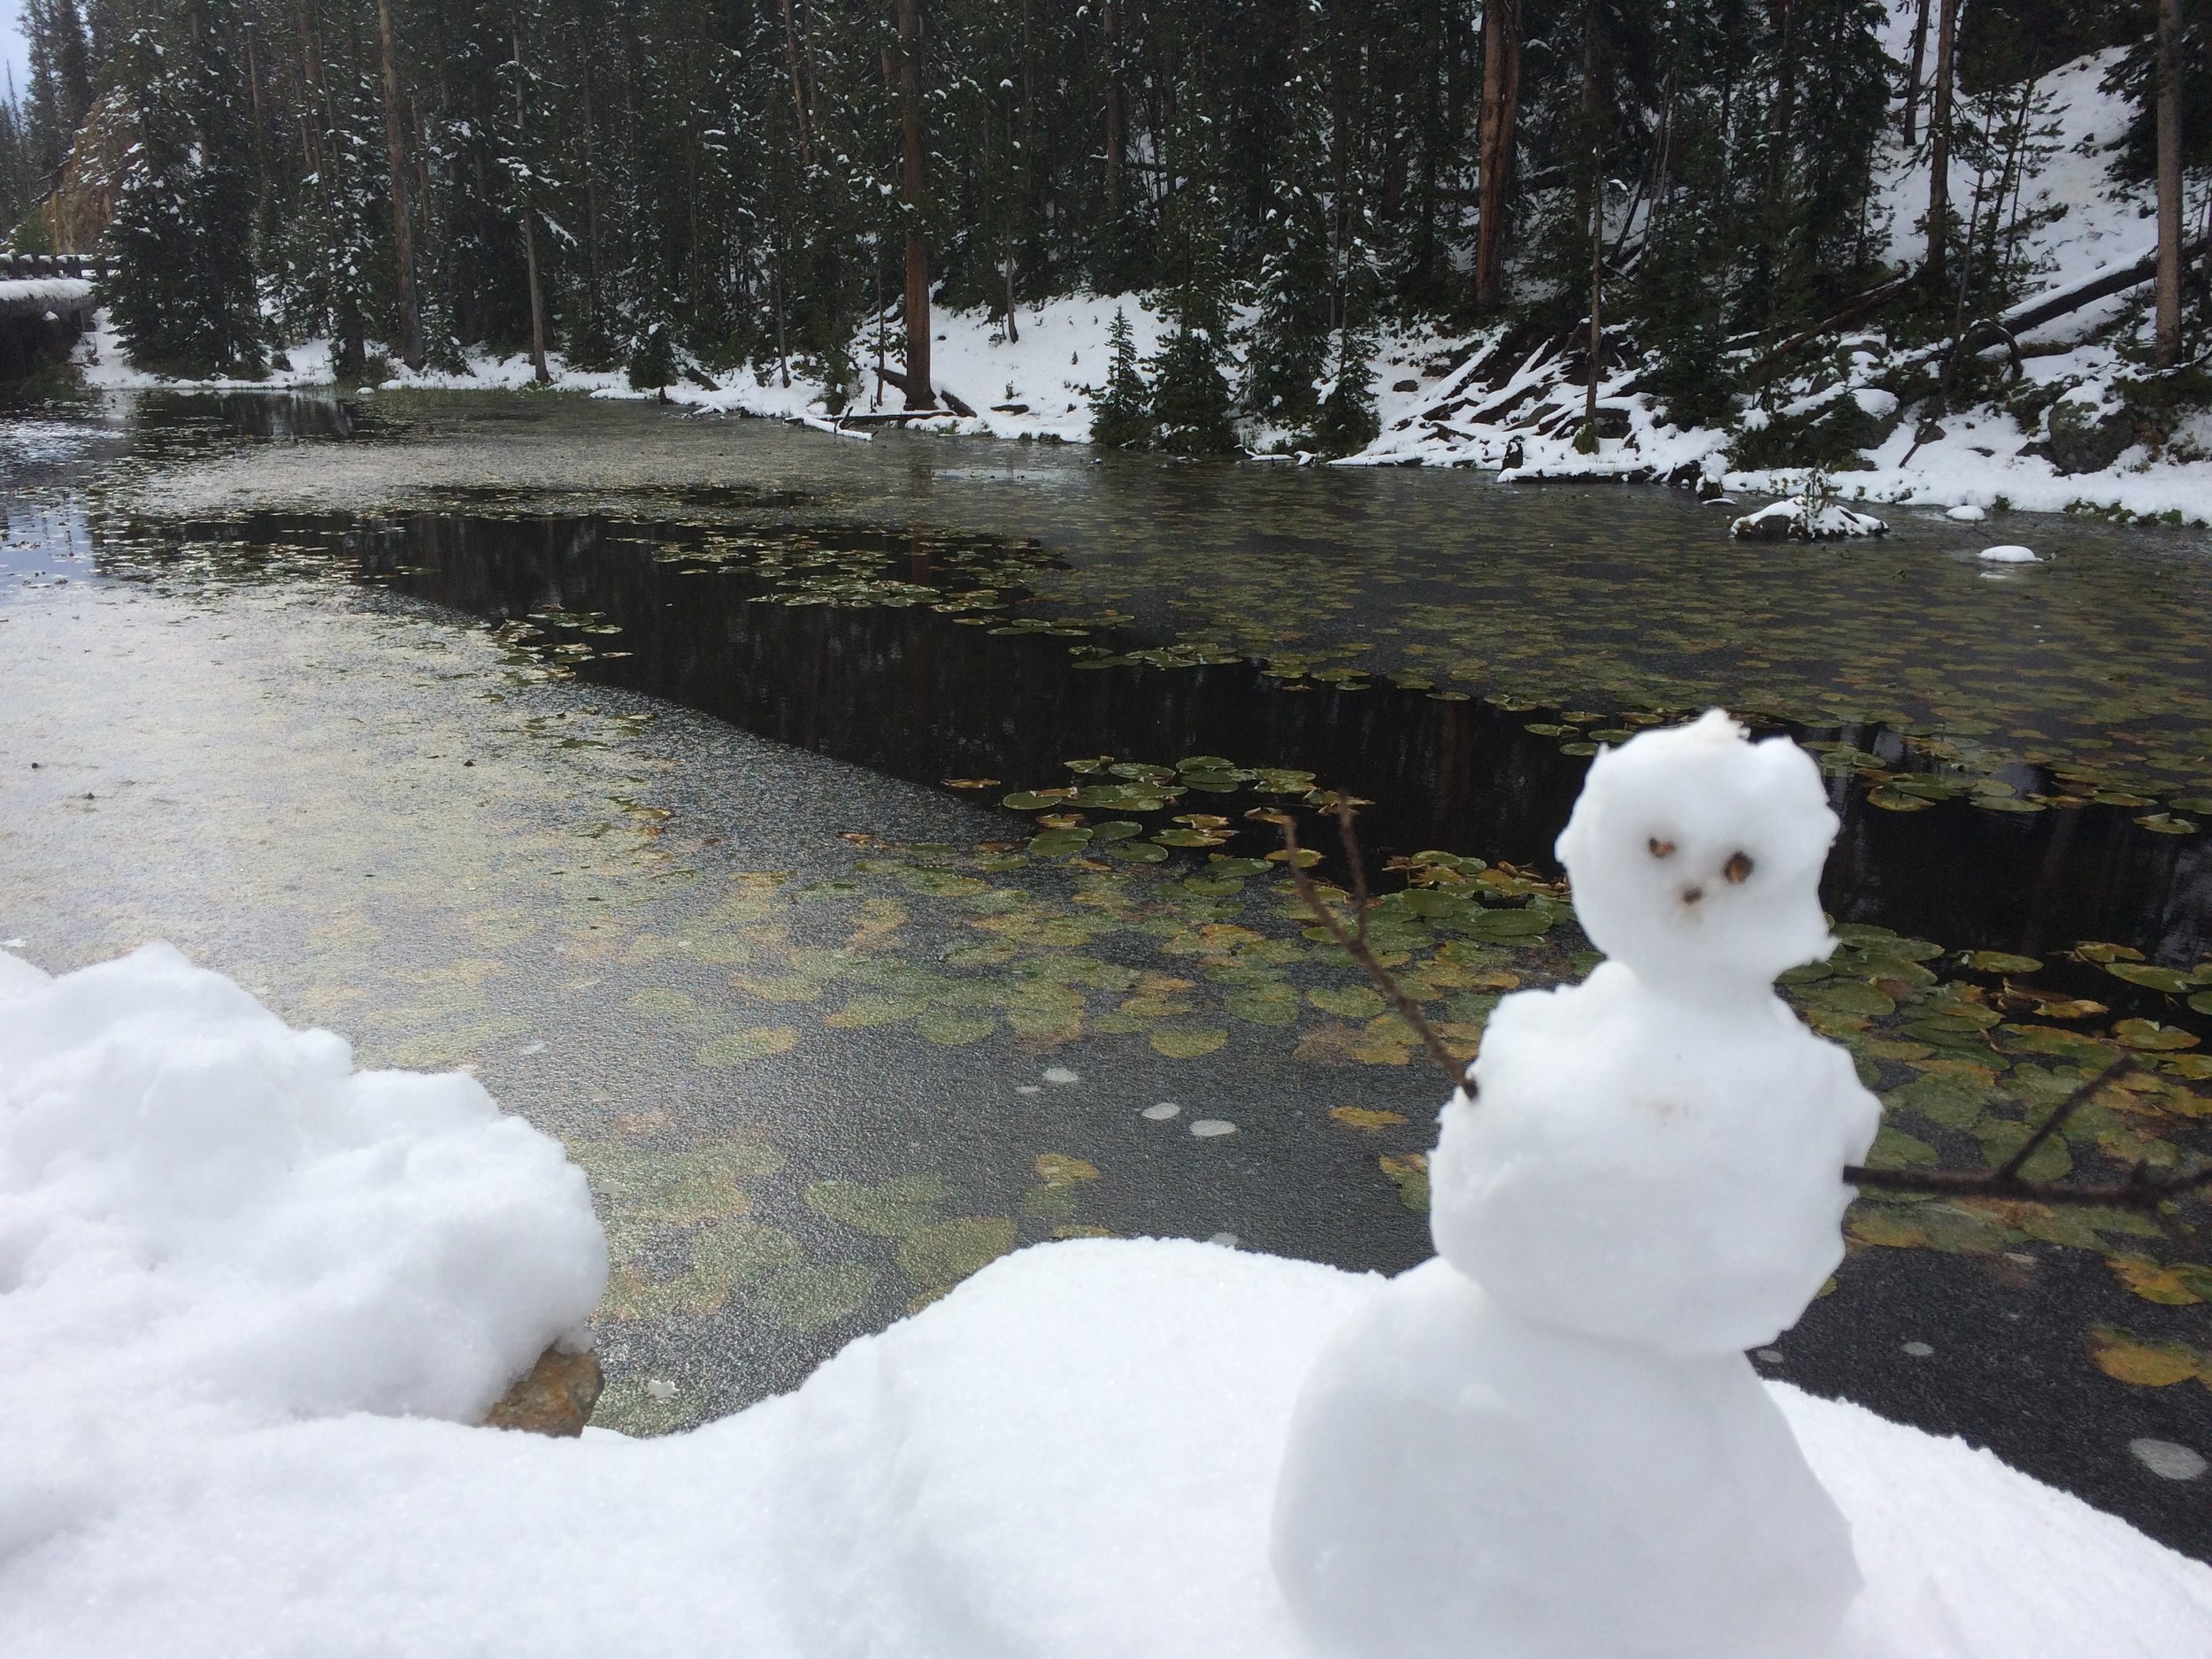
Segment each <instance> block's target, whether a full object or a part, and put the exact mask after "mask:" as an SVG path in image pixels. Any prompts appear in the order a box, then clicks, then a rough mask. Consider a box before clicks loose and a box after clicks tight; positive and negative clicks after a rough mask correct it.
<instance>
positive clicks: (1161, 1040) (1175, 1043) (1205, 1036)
mask: <svg viewBox="0 0 2212 1659" xmlns="http://www.w3.org/2000/svg"><path fill="white" fill-rule="evenodd" d="M1146 1041H1148V1042H1149V1043H1151V1045H1152V1051H1153V1052H1154V1053H1155V1054H1158V1055H1163V1056H1166V1057H1167V1058H1168V1059H1170V1060H1195V1059H1197V1058H1199V1057H1200V1056H1202V1055H1209V1054H1211V1053H1213V1052H1214V1050H1215V1049H1217V1048H1220V1047H1221V1046H1222V1045H1223V1044H1224V1043H1225V1042H1227V1041H1229V1033H1227V1032H1226V1031H1224V1030H1223V1029H1222V1028H1221V1027H1220V1026H1218V1025H1156V1026H1154V1027H1153V1028H1152V1030H1151V1031H1149V1032H1148V1033H1146Z"/></svg>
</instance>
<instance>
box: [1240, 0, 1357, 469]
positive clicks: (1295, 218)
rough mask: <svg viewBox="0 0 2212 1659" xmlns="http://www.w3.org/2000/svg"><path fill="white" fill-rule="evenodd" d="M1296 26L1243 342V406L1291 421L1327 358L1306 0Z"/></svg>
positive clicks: (1317, 130)
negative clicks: (1252, 307)
mask: <svg viewBox="0 0 2212 1659" xmlns="http://www.w3.org/2000/svg"><path fill="white" fill-rule="evenodd" d="M1294 4H1296V7H1297V17H1298V23H1297V35H1296V38H1295V40H1294V44H1293V47H1292V53H1291V73H1290V75H1289V77H1288V79H1287V81H1286V83H1285V85H1284V88H1283V90H1282V96H1281V117H1282V127H1281V128H1280V130H1279V133H1278V134H1276V145H1277V150H1276V154H1277V157H1278V161H1277V164H1276V173H1277V178H1278V180H1279V182H1278V187H1277V189H1276V191H1275V193H1274V199H1273V201H1272V202H1271V204H1270V205H1269V207H1268V208H1267V210H1266V213H1267V217H1266V219H1265V221H1264V223H1263V227H1262V229H1261V232H1260V242H1259V247H1260V265H1259V292H1258V295H1257V299H1258V314H1257V315H1256V317H1255V318H1254V319H1253V321H1252V327H1251V333H1250V335H1249V337H1248V340H1247V342H1246V348H1245V379H1244V400H1243V401H1244V409H1245V412H1246V413H1248V414H1249V415H1251V416H1253V417H1254V418H1255V419H1258V420H1261V421H1263V422H1264V423H1266V424H1267V425H1269V426H1278V427H1281V428H1284V429H1286V430H1297V429H1299V428H1301V427H1302V426H1305V424H1306V423H1307V422H1309V421H1310V420H1311V419H1313V416H1314V412H1315V409H1316V406H1317V404H1316V397H1317V394H1316V390H1315V388H1316V386H1317V383H1318V382H1319V380H1321V377H1322V375H1323V374H1324V373H1326V371H1327V368H1328V361H1329V326H1330V321H1331V317H1330V311H1331V301H1332V299H1333V289H1334V288H1335V281H1334V273H1333V271H1332V269H1331V267H1330V259H1329V215H1328V210H1327V208H1326V207H1325V204H1323V201H1322V198H1321V195H1320V186H1321V177H1322V162H1323V157H1324V156H1325V152H1326V148H1327V141H1326V137H1325V133H1324V126H1325V121H1326V119H1327V111H1326V109H1325V104H1324V102H1323V96H1322V89H1321V86H1320V81H1319V78H1318V76H1317V73H1316V69H1315V62H1314V56H1315V55H1314V52H1313V49H1312V45H1311V31H1312V28H1313V27H1314V26H1313V24H1312V22H1311V20H1310V18H1309V16H1308V13H1309V12H1310V4H1309V0H1294Z"/></svg>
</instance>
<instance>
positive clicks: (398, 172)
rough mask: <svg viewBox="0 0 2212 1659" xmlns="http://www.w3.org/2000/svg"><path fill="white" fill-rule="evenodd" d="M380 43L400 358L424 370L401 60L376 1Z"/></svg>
mask: <svg viewBox="0 0 2212 1659" xmlns="http://www.w3.org/2000/svg"><path fill="white" fill-rule="evenodd" d="M376 33H377V43H378V46H379V48H380V50H381V51H382V54H383V58H384V150H385V158H386V160H387V161H388V163H389V165H390V167H391V173H392V263H393V265H395V266H396V268H397V273H398V286H399V356H400V361H401V362H403V363H404V364H405V365H407V366H408V367H409V368H411V369H419V368H420V367H422V358H423V352H422V311H421V309H420V307H419V306H418V305H417V304H416V303H415V238H414V233H413V230H412V228H411V226H410V225H409V223H408V219H407V142H406V138H405V136H404V135H403V133H402V131H401V127H400V115H399V104H400V98H399V58H398V54H397V53H396V52H395V51H394V50H393V48H392V0H376Z"/></svg>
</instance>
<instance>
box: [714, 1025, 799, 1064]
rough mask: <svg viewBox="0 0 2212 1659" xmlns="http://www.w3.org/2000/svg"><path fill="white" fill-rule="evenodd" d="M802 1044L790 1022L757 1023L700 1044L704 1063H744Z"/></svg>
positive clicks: (781, 1052) (785, 1051) (784, 1051)
mask: <svg viewBox="0 0 2212 1659" xmlns="http://www.w3.org/2000/svg"><path fill="white" fill-rule="evenodd" d="M798 1046H799V1033H797V1032H796V1031H795V1030H794V1029H792V1027H790V1026H789V1025H754V1026H751V1027H749V1028H748V1029H746V1030H744V1031H733V1032H726V1033H724V1034H723V1035H721V1036H719V1037H716V1038H714V1039H712V1040H711V1041H708V1042H706V1043H703V1044H702V1045H701V1046H700V1048H699V1052H698V1056H697V1058H698V1061H699V1064H701V1065H711V1066H726V1065H743V1064H745V1063H746V1062H747V1061H749V1060H762V1059H765V1058H767V1057H768V1056H770V1055H775V1054H788V1053H789V1052H790V1051H791V1050H792V1049H794V1048H797V1047H798Z"/></svg>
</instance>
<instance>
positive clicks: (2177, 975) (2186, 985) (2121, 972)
mask: <svg viewBox="0 0 2212 1659" xmlns="http://www.w3.org/2000/svg"><path fill="white" fill-rule="evenodd" d="M2104 971H2105V972H2107V973H2108V974H2110V975H2111V976H2112V977H2113V978H2114V979H2125V980H2126V981H2127V982H2128V983H2129V984H2130V985H2139V986H2141V987H2144V988H2145V989H2146V990H2151V991H2165V992H2167V993H2169V994H2170V995H2181V994H2183V993H2184V992H2186V991H2187V990H2189V989H2190V987H2193V985H2194V984H2195V983H2196V980H2195V979H2194V977H2193V976H2192V975H2190V974H2186V973H2184V972H2181V971H2180V970H2179V969H2178V968H2160V967H2154V966H2153V965H2152V964H2149V963H2147V962H2108V963H2106V964H2104Z"/></svg>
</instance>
